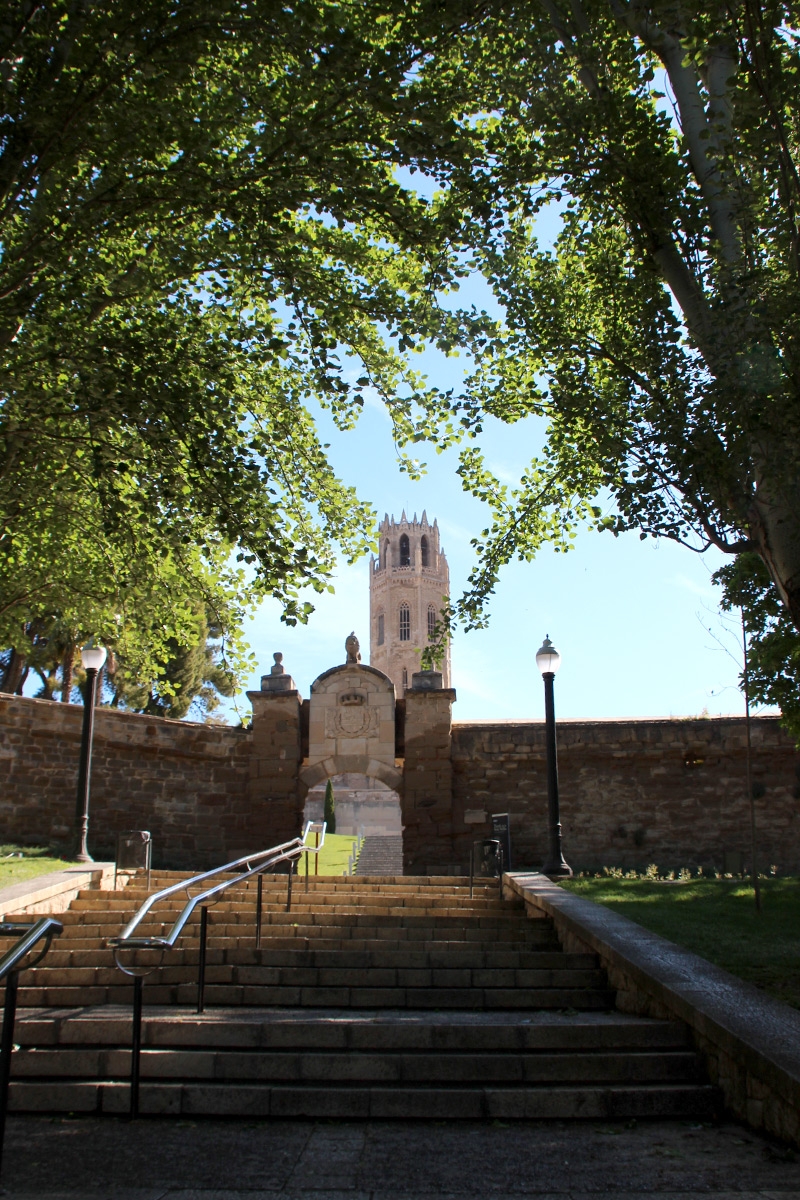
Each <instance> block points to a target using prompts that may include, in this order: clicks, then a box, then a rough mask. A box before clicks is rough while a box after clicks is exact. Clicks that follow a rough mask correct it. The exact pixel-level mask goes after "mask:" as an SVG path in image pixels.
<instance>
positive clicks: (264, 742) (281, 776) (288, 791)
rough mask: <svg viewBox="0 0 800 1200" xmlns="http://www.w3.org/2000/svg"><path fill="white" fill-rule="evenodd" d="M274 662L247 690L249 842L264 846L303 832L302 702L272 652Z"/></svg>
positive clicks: (256, 847) (277, 658)
mask: <svg viewBox="0 0 800 1200" xmlns="http://www.w3.org/2000/svg"><path fill="white" fill-rule="evenodd" d="M274 658H275V666H274V667H273V668H272V671H271V672H270V674H269V675H264V676H262V678H261V690H260V691H258V692H248V693H247V697H248V699H249V700H250V701H251V703H252V705H253V728H252V743H251V746H252V749H251V757H250V784H249V798H250V804H249V809H250V811H249V814H248V830H247V833H248V837H247V841H248V844H250V845H252V846H253V848H254V849H266V848H267V847H268V846H274V845H276V844H277V843H279V842H286V841H289V839H290V838H293V837H297V836H298V835H299V834H300V833H302V821H303V807H302V804H301V803H300V797H299V786H298V775H299V770H300V765H301V761H302V750H301V723H300V714H301V709H302V701H301V699H300V693H299V692H298V690H297V688H296V687H295V685H294V680H293V679H292V677H291V675H287V674H286V672H285V670H284V668H283V666H282V659H283V655H282V654H275V655H274Z"/></svg>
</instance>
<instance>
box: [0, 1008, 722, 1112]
mask: <svg viewBox="0 0 800 1200" xmlns="http://www.w3.org/2000/svg"><path fill="white" fill-rule="evenodd" d="M130 1029H131V1020H130V1010H129V1009H128V1010H126V1009H123V1008H109V1007H105V1008H101V1009H94V1010H93V1009H84V1010H82V1011H80V1012H78V1013H73V1014H69V1013H63V1012H62V1013H46V1012H43V1011H38V1012H25V1011H24V1010H23V1011H21V1014H20V1020H19V1024H18V1026H17V1035H16V1036H17V1040H18V1043H19V1045H20V1049H19V1050H17V1051H16V1052H15V1054H14V1058H13V1060H12V1080H13V1081H12V1089H11V1108H12V1109H13V1110H14V1111H17V1112H23V1111H27V1112H65V1111H66V1112H105V1113H117V1114H119V1113H124V1112H126V1111H127V1109H128V1104H129V1095H130V1093H129V1085H128V1074H129V1071H130V1050H129V1039H130ZM142 1040H143V1054H142V1059H141V1072H142V1081H143V1083H142V1089H141V1095H140V1110H141V1111H142V1112H143V1113H152V1114H163V1115H169V1114H172V1115H178V1114H190V1113H191V1114H195V1115H200V1114H205V1115H218V1116H222V1115H230V1116H233V1115H238V1116H244V1115H261V1116H270V1115H271V1116H289V1115H294V1116H310V1117H315V1116H316V1117H322V1116H331V1117H351V1118H359V1117H370V1116H372V1117H378V1116H382V1117H417V1118H419V1117H424V1116H436V1117H437V1118H440V1119H441V1118H459V1117H461V1118H473V1119H478V1118H485V1117H487V1116H488V1117H498V1118H504V1119H514V1118H526V1119H531V1118H559V1119H569V1118H574V1117H583V1118H587V1117H588V1118H592V1119H598V1118H600V1119H602V1118H606V1119H611V1118H614V1119H620V1118H622V1117H626V1118H630V1117H646V1116H661V1117H669V1116H672V1117H674V1116H682V1117H684V1118H686V1117H695V1118H699V1117H703V1118H708V1117H710V1116H712V1115H713V1114H714V1111H715V1107H716V1093H715V1092H714V1090H713V1089H712V1088H710V1087H709V1086H708V1085H706V1084H705V1083H704V1082H703V1080H702V1072H701V1069H700V1064H699V1060H698V1057H697V1055H696V1054H694V1053H693V1052H692V1051H691V1049H690V1048H689V1046H688V1042H687V1036H686V1031H685V1029H684V1027H682V1026H680V1025H675V1024H670V1023H668V1022H664V1021H654V1020H647V1019H644V1018H637V1017H631V1016H626V1015H623V1014H620V1013H588V1014H577V1013H572V1014H566V1013H537V1014H533V1015H523V1014H517V1013H497V1014H489V1013H486V1012H476V1013H474V1014H470V1013H465V1012H454V1013H441V1012H439V1013H434V1012H420V1011H416V1012H402V1011H393V1012H386V1013H375V1012H365V1011H361V1012H354V1013H353V1014H352V1016H351V1017H350V1018H349V1019H348V1020H346V1021H332V1020H331V1019H330V1014H329V1013H328V1012H326V1011H324V1010H320V1011H317V1012H311V1011H307V1010H302V1009H291V1010H287V1009H282V1010H278V1011H275V1012H272V1011H268V1010H261V1011H258V1010H242V1009H227V1010H217V1011H216V1012H207V1013H205V1014H203V1015H202V1016H197V1015H196V1014H189V1013H185V1012H184V1013H180V1012H177V1013H176V1011H175V1010H174V1009H168V1008H160V1009H157V1010H146V1011H145V1017H144V1021H143V1027H142Z"/></svg>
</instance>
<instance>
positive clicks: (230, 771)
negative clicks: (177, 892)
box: [0, 696, 271, 867]
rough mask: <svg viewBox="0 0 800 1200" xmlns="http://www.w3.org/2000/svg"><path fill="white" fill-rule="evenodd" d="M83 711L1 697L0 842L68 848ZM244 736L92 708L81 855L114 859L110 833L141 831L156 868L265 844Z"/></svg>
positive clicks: (263, 816)
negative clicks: (85, 850)
mask: <svg viewBox="0 0 800 1200" xmlns="http://www.w3.org/2000/svg"><path fill="white" fill-rule="evenodd" d="M82 720H83V709H82V708H81V706H80V705H76V704H60V703H53V702H51V701H47V700H28V699H22V698H20V697H11V696H0V772H2V800H0V840H2V841H19V842H23V843H28V844H31V843H33V844H35V843H39V844H43V845H46V844H48V843H61V844H66V845H68V844H69V842H70V838H71V832H72V830H73V828H74V821H75V793H76V785H77V775H78V755H79V750H80V740H81V725H82ZM249 762H250V735H249V734H248V733H247V732H245V731H243V730H239V729H231V728H229V727H226V726H220V725H199V724H190V723H188V722H183V721H167V720H164V719H163V718H160V717H143V716H138V715H136V714H133V713H120V712H116V711H115V710H114V709H110V708H99V709H98V710H97V713H96V720H95V731H94V752H93V755H92V777H91V811H90V836H89V849H90V852H91V853H92V854H93V856H94V857H95V858H97V859H102V858H113V856H114V849H115V845H116V834H117V833H118V832H119V831H120V830H124V829H149V830H150V831H151V833H152V834H153V839H154V841H153V846H154V862H155V863H156V864H162V865H169V866H176V867H180V866H191V867H204V866H207V865H208V866H211V865H216V864H218V863H220V862H225V861H226V860H227V859H232V858H234V857H236V855H237V854H240V853H241V854H246V853H248V852H250V851H252V850H253V849H254V848H256V847H259V846H261V845H262V844H264V839H265V838H267V839H268V840H267V842H266V844H270V832H271V831H270V828H269V826H270V821H269V815H268V811H265V808H266V806H263V805H262V806H261V807H260V811H259V810H256V811H255V812H253V811H252V806H251V804H250V800H249V794H248V771H249Z"/></svg>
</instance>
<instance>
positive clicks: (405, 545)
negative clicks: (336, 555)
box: [369, 512, 450, 697]
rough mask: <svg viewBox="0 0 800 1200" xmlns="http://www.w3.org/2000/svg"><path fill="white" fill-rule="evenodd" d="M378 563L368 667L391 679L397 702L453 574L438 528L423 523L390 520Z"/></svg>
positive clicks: (446, 675)
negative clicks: (440, 541)
mask: <svg viewBox="0 0 800 1200" xmlns="http://www.w3.org/2000/svg"><path fill="white" fill-rule="evenodd" d="M379 531H380V540H379V551H378V557H377V559H376V558H375V557H373V558H372V560H371V571H370V578H369V616H370V622H369V661H370V665H371V666H373V667H377V669H378V670H379V671H383V673H384V675H388V676H389V678H390V679H391V680H392V682H393V683H394V686H395V692H396V694H397V696H398V697H402V696H404V695H405V693H406V692H407V691H408V690H409V689H410V687H411V676H412V674H413V673H414V672H415V671H419V670H420V669H421V666H420V654H421V652H422V650H423V648H424V647H425V646H426V645H427V643H428V639H429V637H430V635H431V634H432V633H433V627H434V625H435V624H436V621H437V620H438V619H439V614H440V613H441V609H442V604H443V602H444V599H445V597H447V596H449V594H450V572H449V570H448V568H447V559H446V558H445V556H444V551H443V550H442V549H441V547H440V546H439V526H438V524H437V522H436V521H434V522H433V524H432V525H429V524H428V518H427V515H426V514H425V513H424V512H423V514H422V520H421V521H418V520H417V514H416V513H414V520H413V521H409V520H408V518H407V517H406V514H405V512H403V515H402V516H401V518H400V520H399V521H395V519H394V517H392V519H391V520H389V515H388V513H387V515H386V516H385V517H384V518H383V520H382V521H381V523H380V526H379ZM441 671H442V686H443V687H446V688H449V687H450V646H449V645H448V646H447V650H446V653H445V657H444V660H443V662H442V665H441Z"/></svg>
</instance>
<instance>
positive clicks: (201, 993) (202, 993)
mask: <svg viewBox="0 0 800 1200" xmlns="http://www.w3.org/2000/svg"><path fill="white" fill-rule="evenodd" d="M207 931H208V908H207V907H206V906H205V905H203V907H202V908H201V909H200V958H199V961H198V968H197V1011H198V1012H199V1013H201V1012H202V1011H203V1008H204V1007H205V1000H206V933H207Z"/></svg>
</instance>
